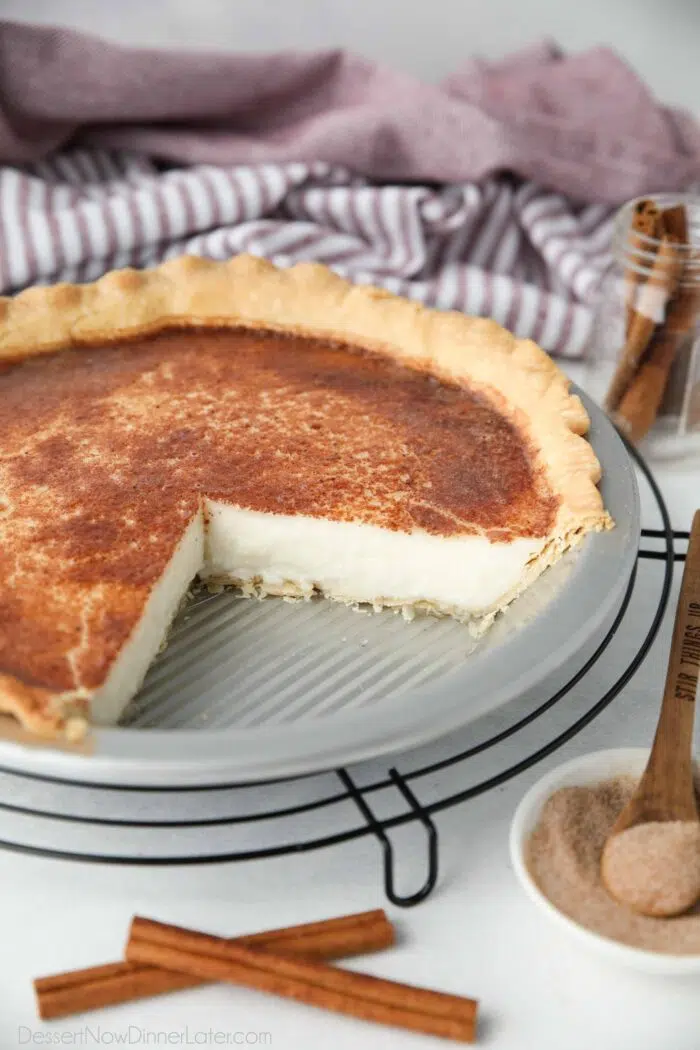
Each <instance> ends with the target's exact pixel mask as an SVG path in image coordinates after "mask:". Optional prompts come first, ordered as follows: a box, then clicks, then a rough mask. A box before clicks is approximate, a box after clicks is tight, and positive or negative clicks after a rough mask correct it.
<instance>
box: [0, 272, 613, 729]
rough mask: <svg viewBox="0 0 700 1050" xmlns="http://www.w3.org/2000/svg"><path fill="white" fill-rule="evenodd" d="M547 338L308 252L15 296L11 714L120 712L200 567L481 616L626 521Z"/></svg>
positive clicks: (2, 552)
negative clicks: (606, 493)
mask: <svg viewBox="0 0 700 1050" xmlns="http://www.w3.org/2000/svg"><path fill="white" fill-rule="evenodd" d="M588 425H589V420H588V417H587V415H586V412H585V410H584V408H583V406H582V404H581V402H580V401H579V399H578V398H577V397H575V396H573V395H572V394H571V393H570V392H569V385H568V382H567V380H566V378H565V377H564V376H563V374H562V373H561V372H560V371H559V369H558V368H557V367H556V366H555V365H554V364H553V363H552V362H551V361H550V359H549V358H548V357H547V356H546V354H545V353H544V352H543V351H542V350H540V349H539V348H538V347H537V346H536V345H535V344H534V343H532V342H529V341H525V340H518V339H516V338H515V337H514V336H512V335H511V334H509V333H508V332H506V331H505V330H504V329H503V328H501V327H500V326H499V325H497V324H496V323H495V322H493V321H488V320H483V319H479V318H468V317H464V316H463V315H461V314H456V313H443V312H438V311H435V310H428V309H425V308H424V307H422V306H419V305H418V304H416V303H413V302H409V301H408V300H405V299H401V298H398V297H396V296H393V295H390V294H388V293H386V292H384V291H379V290H378V289H375V288H367V287H357V286H352V285H350V284H348V283H346V282H345V281H343V280H342V279H340V278H339V277H337V276H335V275H334V274H333V273H331V272H330V271H329V270H327V269H325V268H324V267H322V266H319V265H316V264H301V265H298V266H294V267H293V268H291V269H288V270H278V269H276V268H275V267H273V266H272V265H271V264H270V263H267V262H265V261H263V260H260V259H256V258H252V257H249V256H239V257H237V258H234V259H232V260H230V261H228V262H224V263H221V262H212V261H207V260H204V259H200V258H192V257H183V258H179V259H176V260H173V261H170V262H168V263H166V264H165V265H163V266H161V267H159V268H157V269H155V270H150V271H143V272H141V271H134V270H122V271H116V272H113V273H110V274H108V275H107V276H105V277H103V278H102V279H101V280H99V281H97V282H95V283H94V284H87V285H81V286H74V285H65V284H64V285H56V286H53V287H46V288H33V289H29V290H27V291H25V292H23V293H21V294H20V295H18V296H16V297H14V298H6V299H2V300H0V711H3V712H6V713H10V714H11V715H14V716H15V718H17V719H18V720H19V721H20V722H21V723H22V724H23V725H24V727H25V728H26V729H28V730H30V731H31V732H32V733H35V734H39V735H43V736H48V737H51V736H54V737H57V736H64V737H65V736H67V737H68V738H75V737H77V736H79V735H81V734H82V733H84V732H85V728H86V726H87V724H88V723H89V722H95V723H103V724H104V723H106V724H110V723H114V722H115V721H116V720H117V719H118V718H119V716H120V713H121V712H122V711H123V709H124V707H125V705H126V703H127V702H128V701H129V699H130V698H131V697H132V696H133V695H134V693H135V692H136V691H137V690H138V688H139V686H140V684H141V682H142V679H143V677H144V675H145V673H146V671H147V669H148V666H149V664H150V663H151V661H152V660H153V658H154V656H155V654H156V653H157V652H158V650H159V648H160V647H161V645H162V644H163V641H164V638H165V637H166V634H167V631H168V628H169V625H170V623H171V621H172V618H173V616H174V614H175V613H176V611H177V609H178V607H179V606H180V604H181V601H182V599H183V596H184V595H185V593H186V592H187V590H188V587H189V586H190V584H191V581H192V580H193V579H194V578H195V577H196V576H198V575H199V576H200V577H202V578H203V579H205V580H207V581H215V582H216V583H217V584H218V583H221V582H226V583H231V584H235V585H238V586H240V587H242V588H243V590H244V592H246V593H248V594H255V595H258V596H263V595H270V594H272V595H287V596H292V597H298V598H307V597H309V596H311V595H312V594H313V593H315V592H320V593H322V594H324V595H326V596H327V597H329V598H333V599H336V600H338V601H342V602H347V603H368V604H369V605H371V606H374V607H375V608H377V609H378V608H380V607H382V606H394V607H396V608H397V609H401V610H403V611H404V612H405V613H406V614H408V615H413V614H414V613H415V612H416V611H425V612H432V613H436V614H439V615H450V616H454V617H458V618H459V619H461V620H464V621H471V622H472V623H473V624H480V625H481V627H482V628H483V627H484V626H485V625H487V624H488V623H489V622H490V621H491V620H492V619H493V617H494V616H495V615H496V614H497V613H498V612H499V611H500V610H502V609H504V608H505V606H507V605H508V604H509V603H510V602H511V601H512V600H513V599H514V598H515V597H516V596H517V595H518V594H519V593H520V592H521V591H523V590H524V589H525V588H526V587H527V586H528V585H529V584H531V583H532V581H533V580H534V579H535V578H536V577H537V576H538V575H539V574H540V573H541V572H542V571H543V569H545V568H546V566H548V565H550V564H552V563H553V562H554V561H556V560H557V559H558V558H559V557H560V556H561V554H562V553H563V552H564V551H565V550H567V549H568V548H570V547H572V546H574V545H575V544H577V543H578V542H579V541H580V540H581V538H582V537H583V536H584V535H585V534H586V533H588V532H590V531H592V530H600V529H604V528H608V527H609V526H610V525H611V524H612V523H611V521H610V518H609V516H608V515H607V513H606V512H605V510H604V507H603V503H602V500H601V496H600V493H599V491H598V488H597V485H596V483H597V481H598V480H599V475H600V467H599V464H598V461H597V459H596V456H595V454H594V452H593V449H592V448H591V446H590V444H589V443H588V442H587V440H586V439H585V437H584V435H585V433H586V431H587V429H588Z"/></svg>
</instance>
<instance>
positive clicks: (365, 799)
mask: <svg viewBox="0 0 700 1050" xmlns="http://www.w3.org/2000/svg"><path fill="white" fill-rule="evenodd" d="M629 451H630V454H631V455H632V456H633V458H634V460H635V461H636V463H637V466H638V467H639V470H640V472H641V475H642V478H643V480H644V483H645V484H646V485H648V487H649V489H650V491H651V495H652V497H653V500H654V502H655V504H656V507H657V509H658V512H659V515H660V519H661V526H662V527H661V528H659V529H644V530H643V532H642V537H643V539H642V549H641V550H640V551H639V558H640V559H649V560H652V561H658V562H661V563H663V565H662V570H661V572H660V573H659V579H658V581H657V582H658V587H659V591H658V601H656V603H655V604H654V605H653V607H652V608H651V609H650V610H649V611H650V613H651V622H650V624H649V626H648V629H647V631H646V634H645V636H644V638H643V639H642V641H641V644H639V646H638V647H635V648H634V652H633V656H632V658H631V659H629V660H627V659H626V660H625V663H626V666H624V667H623V669H622V670H619V668H618V669H616V672H615V674H614V680H613V681H612V684H609V685H608V687H607V688H606V689H605V690H604V691H603V693H602V695H600V696H599V698H598V699H597V700H596V701H595V702H594V703H593V704H592V705H590V706H586V707H585V709H584V710H583V712H582V713H578V711H577V713H576V716H575V718H574V720H573V721H572V722H571V723H570V724H568V725H566V728H564V729H563V730H561V731H560V732H557V733H556V735H555V736H553V738H552V739H550V740H548V741H547V742H546V743H540V742H539V740H536V741H535V742H534V743H533V744H524V745H523V750H524V751H525V754H524V757H522V758H520V759H519V760H518V761H516V762H512V763H511V764H506V765H505V768H502V769H499V770H498V771H497V772H492V771H491V768H490V769H489V775H487V776H483V777H481V779H477V781H476V782H475V783H472V784H470V785H469V786H467V787H465V786H463V785H464V784H465V783H466V782H467V781H468V780H469V770H470V764H472V765H473V764H474V763H475V761H476V760H477V759H478V758H479V757H480V756H482V757H483V756H484V755H485V754H487V753H488V754H489V755H490V754H491V753H495V752H496V749H497V748H498V746H499V745H501V744H503V742H504V741H510V740H511V739H512V738H515V737H518V736H523V735H524V734H525V733H526V730H527V729H528V728H529V727H531V726H532V725H533V724H535V723H540V720H541V719H542V718H543V716H544V715H546V714H547V713H548V712H550V711H551V710H552V709H553V708H554V707H555V705H559V704H560V701H562V700H563V699H564V698H567V697H569V698H570V697H571V696H572V694H573V691H574V689H575V687H576V686H577V685H579V683H582V682H583V681H584V679H586V677H587V676H589V674H590V672H591V670H592V669H593V668H594V667H595V666H596V665H597V664H598V662H599V661H600V660H601V657H602V656H603V654H604V653H606V651H607V650H608V649H609V647H610V644H611V642H612V640H613V639H614V638H615V636H616V635H617V634H618V631H619V630H620V628H621V625H623V623H624V621H625V618H626V617H627V616H628V610H629V606H630V600H631V598H632V595H633V592H634V590H635V586H636V585H637V576H638V572H637V570H638V565H639V562H638V563H637V566H636V567H635V570H634V572H633V573H632V577H631V579H630V582H629V586H628V589H627V592H626V595H625V598H624V601H623V603H622V607H621V608H620V611H619V613H618V614H617V616H616V618H615V621H614V623H613V624H612V626H611V627H610V629H609V631H608V633H607V634H606V636H605V638H604V639H603V640H602V642H601V643H600V644H599V646H598V648H597V649H596V650H595V652H594V653H593V654H592V655H591V656H589V657H588V658H587V659H586V661H585V663H584V664H583V666H581V667H579V668H578V669H577V670H576V671H575V673H574V674H573V675H571V676H570V677H568V678H567V680H566V681H565V682H564V684H562V685H560V686H559V687H558V688H556V691H554V692H553V693H552V694H551V695H549V696H548V697H547V699H546V700H544V701H543V702H538V703H536V705H535V706H534V707H531V709H530V710H528V711H527V713H525V714H522V715H521V716H520V717H515V720H514V721H512V722H510V724H508V725H507V726H505V727H504V726H503V720H501V724H500V727H497V728H496V729H495V731H493V732H487V734H486V737H485V738H484V739H482V740H480V741H478V742H477V743H473V742H472V743H471V744H470V746H468V747H466V748H462V749H456V750H455V751H454V753H451V754H449V755H448V756H447V757H444V756H443V755H440V757H436V758H435V760H434V761H425V759H423V760H422V761H419V762H418V764H417V765H416V766H415V767H413V768H409V766H408V765H407V760H406V759H405V758H404V757H402V758H401V759H400V760H399V762H398V763H397V765H396V766H393V767H391V768H389V769H388V770H386V769H385V770H383V771H381V772H380V773H379V774H376V773H374V772H372V773H371V774H370V775H369V777H368V776H367V771H366V770H364V769H359V770H358V769H357V768H356V767H353V769H352V771H351V770H350V769H348V768H341V769H336V770H335V771H332V772H330V773H324V774H314V775H311V776H308V777H304V778H296V779H294V780H291V781H274V782H270V783H269V784H268V785H262V786H261V785H255V786H251V785H242V784H229V785H224V786H221V785H218V786H215V787H214V786H212V787H210V786H196V787H190V788H134V787H127V786H125V787H115V786H113V785H110V786H109V787H105V786H104V785H100V784H92V785H85V784H80V785H74V787H76V788H79V790H80V791H82V792H84V791H86V790H87V791H89V792H90V794H91V801H92V805H91V807H90V809H89V812H88V813H85V812H79V811H78V812H76V811H75V807H74V808H73V811H72V812H57V810H56V809H55V808H54V807H53V806H52V805H50V804H48V803H47V801H46V799H51V798H53V793H54V792H60V790H61V789H65V783H66V782H65V781H58V780H54V779H52V778H50V777H44V776H40V775H35V774H28V773H18V772H17V771H15V770H4V769H0V777H2V778H4V779H3V780H0V814H1V815H3V816H7V817H8V819H9V818H17V819H24V820H28V821H30V822H32V821H33V822H36V821H38V822H39V823H41V822H42V821H47V820H48V821H52V822H55V823H56V825H57V826H58V827H59V828H60V826H61V824H62V823H63V824H64V826H65V822H68V823H70V824H71V825H72V827H73V828H75V827H76V826H79V825H82V826H84V828H85V830H86V832H87V833H88V834H89V835H92V838H91V839H90V838H89V839H88V840H87V841H88V844H87V845H86V846H81V847H80V848H65V844H63V845H62V844H61V842H62V836H61V835H60V834H59V835H58V836H57V839H58V842H57V844H56V845H55V847H54V845H48V846H47V845H37V844H36V843H33V844H32V842H29V841H26V838H25V840H24V841H23V840H22V836H21V835H18V836H17V837H16V840H15V838H14V837H10V836H8V837H5V836H4V835H3V836H2V837H0V846H2V847H5V848H8V849H13V850H17V851H21V852H25V853H31V854H37V855H41V856H47V857H53V858H61V859H64V860H81V861H94V862H108V863H113V864H114V863H117V864H132V865H159V866H164V865H191V864H212V863H223V862H227V863H230V862H234V861H244V860H254V859H261V858H266V857H277V856H281V855H284V854H290V853H301V852H307V851H311V850H316V849H320V848H322V847H329V846H335V845H339V844H340V843H345V842H349V841H350V840H353V839H358V838H360V837H362V836H365V835H373V836H374V837H375V838H376V839H377V841H378V843H379V844H380V846H381V850H382V861H383V878H384V889H385V893H386V896H387V898H388V899H389V900H390V901H391V902H392V903H393V904H394V905H397V906H401V907H409V906H411V905H415V904H418V903H419V902H420V901H423V900H425V898H426V897H427V896H428V895H429V894H430V892H431V891H432V890H433V888H434V886H435V884H436V882H437V879H438V852H439V851H438V829H437V826H436V824H435V821H434V819H433V817H434V816H435V814H437V813H439V812H440V811H443V810H446V809H448V808H450V807H452V806H456V805H459V804H461V803H465V802H468V801H469V800H470V799H473V798H475V797H476V796H478V795H482V794H483V793H484V792H486V791H489V790H491V789H493V788H496V787H498V786H500V785H502V784H504V783H505V782H506V781H508V780H510V779H511V778H512V777H515V776H517V775H518V774H519V773H522V772H523V771H525V770H527V769H529V768H530V767H531V766H533V765H535V764H536V763H537V762H540V761H541V760H542V759H544V758H546V757H547V756H548V755H551V754H552V752H554V751H556V750H557V749H558V748H560V747H561V746H562V745H563V744H565V743H566V742H567V741H569V740H571V738H572V737H574V736H575V735H576V734H577V733H579V732H580V731H581V730H582V729H583V728H584V727H585V726H587V725H588V724H589V723H590V722H592V721H593V719H595V718H596V717H597V716H598V715H599V714H600V713H601V712H602V711H603V710H604V709H605V708H606V707H607V706H608V705H609V704H610V703H611V701H612V700H613V699H614V698H615V697H616V696H617V695H618V693H619V692H620V691H621V690H622V689H623V688H624V686H625V685H626V684H627V683H628V682H629V681H630V679H631V678H632V676H633V675H634V674H635V672H636V671H637V669H638V668H639V666H640V664H641V663H642V661H643V660H644V658H645V657H646V655H647V653H648V651H649V649H650V647H651V645H652V643H653V641H654V639H655V637H656V635H657V633H658V630H659V627H660V625H661V622H662V619H663V617H664V613H665V611H666V607H667V605H668V599H669V594H670V590H671V584H672V579H673V564H674V561H681V560H683V559H684V558H685V554H684V553H683V552H682V551H680V550H676V544H678V545H679V546H681V545H682V544H683V541H685V540H687V538H688V533H687V532H680V531H676V532H674V531H673V530H672V528H671V522H670V519H669V514H668V510H667V508H666V504H665V502H664V499H663V496H662V494H661V492H660V490H659V487H658V485H657V484H656V481H655V480H654V477H653V475H652V474H651V472H650V470H649V468H648V467H647V465H646V463H645V462H644V461H643V459H642V458H641V457H640V456H639V454H638V453H637V452H636V451H635V450H634V449H632V448H630V450H629ZM635 646H636V643H635ZM567 673H568V672H567ZM521 710H522V708H517V712H520V711H521ZM517 712H516V713H517ZM443 750H444V745H443ZM417 754H419V755H420V754H421V753H420V752H418V753H417ZM402 764H403V766H404V769H403V771H401V769H400V768H399V766H400V765H402ZM375 766H376V763H375ZM489 767H491V763H490V762H489ZM446 770H450V777H449V786H448V788H445V789H440V788H439V787H438V788H437V789H436V788H435V784H436V781H438V780H439V776H440V774H443V773H444V772H445V771H446ZM20 782H23V783H24V784H25V785H27V784H29V785H30V787H31V789H32V790H30V791H29V797H30V799H31V797H32V794H34V795H35V796H36V797H35V800H34V801H29V802H27V801H26V798H25V795H26V792H25V793H24V794H22V795H21V801H12V798H13V794H14V798H15V799H17V798H18V797H20V793H19V792H16V791H15V792H14V793H13V788H12V784H13V783H14V784H15V785H16V784H18V783H20ZM302 782H303V790H302V792H301V796H302V797H301V801H294V802H293V804H290V799H292V798H293V796H294V794H295V793H297V794H298V793H299V784H300V783H302ZM429 785H430V791H428V790H427V787H428V786H429ZM457 785H459V789H458V790H452V788H453V787H455V786H457ZM39 788H41V790H40V791H39V792H38V795H37V792H36V791H35V790H34V789H39ZM42 792H43V797H42ZM246 792H248V793H249V794H246ZM251 792H252V794H250V793H251ZM387 793H390V794H391V795H392V797H393V799H394V803H395V804H394V808H393V811H392V812H390V813H389V814H387V813H385V812H382V810H385V809H386V805H385V804H384V802H385V797H386V794H387ZM428 794H430V795H431V797H430V799H426V798H424V799H423V800H422V801H421V799H420V798H419V795H424V796H427V795H428ZM8 795H9V798H8V797H7V796H8ZM135 795H136V796H137V797H138V804H134V796H135ZM193 795H196V796H197V797H198V799H199V804H200V805H201V806H202V808H203V812H202V813H200V814H199V815H197V816H195V817H194V818H192V819H189V818H188V819H184V814H183V812H182V811H181V808H180V807H181V806H182V805H183V799H185V798H187V797H189V798H190V799H191V798H192V796H193ZM115 796H120V797H121V798H122V799H124V800H126V812H125V813H122V814H121V815H119V816H109V815H105V814H106V813H107V814H108V813H109V809H110V807H109V805H107V804H106V802H107V800H111V801H113V800H114V798H115ZM222 798H223V799H224V801H225V802H226V804H230V805H231V809H232V810H233V812H225V813H224V815H217V814H215V813H214V812H213V811H214V809H215V808H217V807H215V806H214V802H215V801H216V803H217V806H218V808H221V802H222ZM37 799H38V800H37ZM144 799H146V800H154V799H157V800H158V801H159V802H160V803H162V802H163V800H164V799H165V800H168V799H169V804H168V806H167V807H166V808H165V809H163V806H162V805H161V809H160V812H161V814H162V815H161V816H158V815H156V816H153V815H147V816H145V817H144V816H143V813H144V811H145V810H144V806H143V805H142V802H143V800H144ZM250 799H254V804H250V803H249V802H248V801H247V800H250ZM129 802H131V803H132V805H131V809H129V805H128V803H129ZM103 803H105V804H104V805H103ZM210 803H211V807H210V805H209V804H210ZM396 803H398V804H399V805H400V808H399V810H398V811H396ZM147 808H148V807H146V810H147ZM156 808H157V807H156ZM209 808H211V812H208V810H209ZM173 811H175V812H174V813H173ZM134 814H140V816H139V817H138V819H137V816H136V815H134ZM341 814H342V816H341ZM358 815H359V817H360V820H359V822H358ZM320 816H323V818H324V819H323V820H322V822H321V825H320V829H315V828H314V827H313V824H314V820H315V821H316V823H319V817H320ZM410 823H417V824H420V825H422V827H423V828H424V830H425V833H426V841H427V875H426V878H425V881H424V883H423V885H422V886H421V887H420V888H419V889H417V890H416V891H415V892H413V893H410V894H402V893H399V892H398V890H397V883H396V867H397V863H396V857H395V851H394V845H393V844H392V841H391V839H390V837H389V832H390V831H391V830H392V829H395V828H398V827H399V826H402V825H406V824H410ZM271 827H274V829H275V834H276V833H277V831H278V830H279V836H278V837H273V838H272V839H270V833H269V832H270V828H271ZM330 828H333V830H330ZM193 829H194V830H198V831H201V832H202V834H204V832H203V829H207V834H209V833H210V832H212V833H213V831H214V830H216V833H217V835H219V836H221V834H222V833H224V834H225V836H226V840H227V841H228V842H229V844H233V843H235V842H236V838H237V837H238V838H239V840H240V841H239V842H238V845H239V848H237V849H231V848H223V849H220V850H218V851H216V852H215V851H213V850H211V849H205V850H203V851H199V850H197V851H192V850H190V851H187V850H185V851H183V850H182V849H181V848H180V849H179V852H178V853H176V854H175V853H173V854H168V855H165V856H152V855H145V854H144V853H143V852H142V851H140V850H134V849H129V847H128V846H125V847H124V848H123V849H122V850H115V851H113V852H112V853H107V852H106V851H105V850H104V848H103V849H102V851H101V852H95V851H94V846H92V845H90V842H92V841H94V840H96V841H100V840H101V839H102V838H103V837H104V836H105V835H106V834H107V833H108V832H111V833H115V834H117V835H121V834H123V833H126V832H135V831H140V830H143V831H144V832H145V833H146V834H155V833H156V832H158V831H161V832H163V833H164V834H167V835H171V834H175V833H177V834H179V835H183V834H184V833H185V832H187V833H189V832H192V830H193Z"/></svg>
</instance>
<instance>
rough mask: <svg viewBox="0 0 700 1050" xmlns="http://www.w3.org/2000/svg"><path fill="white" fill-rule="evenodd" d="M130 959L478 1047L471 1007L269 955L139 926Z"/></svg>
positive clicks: (139, 922) (159, 926) (142, 922)
mask: <svg viewBox="0 0 700 1050" xmlns="http://www.w3.org/2000/svg"><path fill="white" fill-rule="evenodd" d="M126 958H127V960H128V961H130V962H137V963H146V964H149V965H153V966H160V967H162V968H164V969H170V970H179V971H181V972H183V973H187V974H191V975H192V976H193V977H199V978H202V979H206V980H213V981H226V982H230V983H231V984H240V985H243V986H245V987H247V988H255V989H257V990H259V991H266V992H271V993H273V994H274V995H280V996H283V997H285V998H288V999H296V1000H298V1001H300V1002H304V1003H307V1004H308V1005H311V1006H318V1007H321V1008H323V1009H326V1010H333V1011H335V1012H337V1013H342V1014H346V1015H348V1016H350V1017H356V1018H359V1019H361V1020H367V1021H375V1022H378V1023H380V1024H387V1025H394V1026H396V1027H399V1028H405V1029H409V1030H411V1031H415V1032H422V1033H424V1034H427V1035H437V1036H442V1037H443V1038H446V1039H455V1040H458V1041H460V1042H473V1040H474V1037H475V1031H476V1015H477V1003H476V1002H475V1001H474V1000H473V999H467V998H463V997H461V996H457V995H447V994H445V993H442V992H435V991H430V990H427V989H424V988H417V987H414V986H412V985H407V984H399V983H397V982H394V981H386V980H382V979H381V978H379V977H371V976H369V975H367V974H362V973H357V972H354V971H351V970H342V969H340V968H338V967H334V966H328V965H326V964H324V963H321V962H316V961H311V960H309V959H305V958H292V957H291V956H284V955H277V954H272V953H270V952H267V951H261V950H260V949H259V948H251V947H249V946H246V945H242V944H240V942H238V943H234V942H231V941H226V940H224V939H223V938H220V937H211V936H209V935H207V934H204V933H198V932H196V931H194V930H185V929H181V928H180V927H176V926H168V925H165V924H163V923H157V922H152V921H150V920H148V919H142V918H138V917H137V918H135V919H134V921H133V923H132V927H131V934H130V937H129V941H128V944H127V948H126Z"/></svg>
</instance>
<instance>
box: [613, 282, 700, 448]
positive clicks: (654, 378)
mask: <svg viewBox="0 0 700 1050" xmlns="http://www.w3.org/2000/svg"><path fill="white" fill-rule="evenodd" d="M698 309H700V288H695V287H690V288H686V289H684V290H683V291H681V292H680V293H679V295H678V296H677V298H676V299H675V300H674V301H673V302H671V304H670V305H669V308H668V312H667V316H666V320H665V322H664V324H663V325H662V326H661V327H660V328H659V331H658V332H657V333H656V334H655V336H654V338H653V340H652V343H651V346H650V348H649V352H648V354H647V356H646V358H645V360H644V361H643V362H642V364H641V365H640V367H639V371H638V372H637V374H636V376H635V377H634V380H633V382H632V383H631V384H630V386H629V388H628V389H627V391H626V393H625V394H624V396H623V398H622V400H621V402H620V404H619V406H618V408H617V411H616V413H615V421H616V422H617V424H618V426H619V427H620V429H621V430H622V432H623V433H624V434H625V436H626V437H628V438H629V439H630V441H635V442H636V441H641V439H642V438H643V437H645V436H646V434H647V433H648V432H649V430H650V429H651V427H652V426H653V424H654V422H655V420H656V417H657V415H658V411H659V406H660V405H661V401H662V400H663V396H664V391H665V389H666V383H667V382H668V377H669V373H670V370H671V366H672V365H673V362H674V360H675V359H676V355H677V353H678V349H679V347H680V345H681V344H682V342H683V340H684V339H685V338H686V337H687V335H688V333H689V332H691V331H692V329H693V327H694V326H695V318H696V316H697V313H698Z"/></svg>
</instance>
